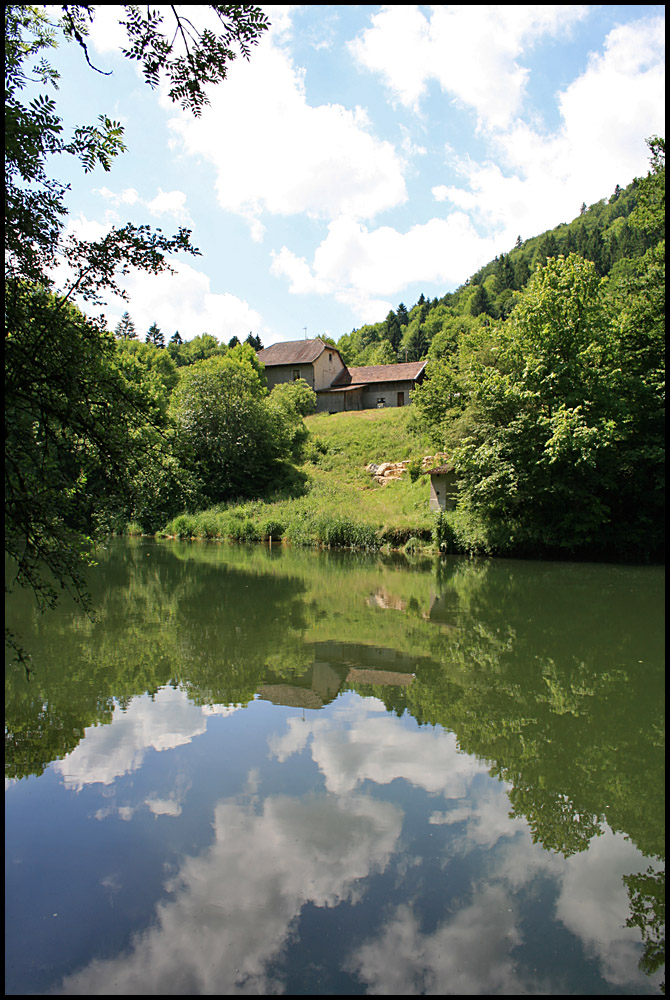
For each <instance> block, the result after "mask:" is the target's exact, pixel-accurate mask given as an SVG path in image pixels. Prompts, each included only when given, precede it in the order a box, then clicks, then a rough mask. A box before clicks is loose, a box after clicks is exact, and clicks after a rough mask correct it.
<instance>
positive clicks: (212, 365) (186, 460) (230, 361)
mask: <svg viewBox="0 0 670 1000" xmlns="http://www.w3.org/2000/svg"><path fill="white" fill-rule="evenodd" d="M244 346H246V345H240V347H238V348H236V350H238V351H240V350H243V348H244ZM233 353H234V352H233V351H231V352H230V353H229V354H228V355H227V356H226V357H223V358H217V357H214V358H208V359H207V360H205V361H198V362H196V364H194V365H191V366H190V367H188V368H186V369H184V371H183V374H182V376H181V378H180V381H179V385H178V386H177V388H176V389H175V391H174V393H173V396H172V400H171V404H170V408H171V414H172V417H173V419H174V422H175V427H176V434H177V442H176V446H177V454H178V456H179V457H180V459H181V461H182V463H183V464H184V466H185V467H187V468H190V469H191V470H193V472H194V473H195V474H196V475H197V476H198V478H199V480H200V482H201V483H202V487H203V490H204V491H205V492H206V494H207V496H208V498H209V500H210V501H211V502H213V503H218V502H219V501H221V500H226V499H230V498H231V497H238V496H250V495H251V496H253V495H254V493H258V492H259V491H260V490H262V489H263V488H264V487H265V486H266V485H267V483H268V482H269V481H270V479H271V477H272V472H273V468H274V463H275V462H276V461H277V460H279V459H281V458H284V457H285V456H286V452H287V450H288V442H287V441H286V438H285V434H284V427H283V425H282V423H281V422H278V421H276V420H274V419H273V411H272V410H271V409H270V408H268V405H267V402H266V397H267V389H265V387H264V385H263V382H262V380H261V376H260V374H259V372H258V371H257V370H256V368H255V367H254V365H253V364H251V362H250V361H249V360H247V359H246V358H244V357H243V356H242V357H234V356H233Z"/></svg>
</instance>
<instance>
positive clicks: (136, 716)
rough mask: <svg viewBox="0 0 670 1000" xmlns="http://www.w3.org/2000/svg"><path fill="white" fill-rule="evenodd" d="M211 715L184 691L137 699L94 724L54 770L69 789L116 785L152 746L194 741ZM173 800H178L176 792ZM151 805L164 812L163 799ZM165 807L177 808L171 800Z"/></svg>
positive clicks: (166, 690) (168, 690)
mask: <svg viewBox="0 0 670 1000" xmlns="http://www.w3.org/2000/svg"><path fill="white" fill-rule="evenodd" d="M206 728H207V714H206V713H205V712H203V710H202V709H201V708H200V707H199V706H197V705H194V704H193V703H192V702H190V701H189V700H188V697H187V696H186V694H185V693H184V692H183V691H178V690H174V689H173V688H171V687H166V688H162V689H161V690H160V691H158V692H157V693H156V696H155V698H154V700H153V701H151V699H149V698H148V697H142V698H134V699H133V701H132V702H131V703H130V705H129V706H128V708H127V710H126V711H125V712H121V711H116V712H115V713H114V716H113V718H112V722H111V723H110V724H109V725H104V726H92V727H90V728H89V729H87V730H86V738H85V739H83V740H82V742H81V743H80V744H79V745H78V746H77V747H76V748H75V749H74V750H73V751H72V753H69V754H68V755H67V757H64V758H63V760H59V761H56V762H55V763H54V765H53V768H54V770H55V771H56V772H57V773H58V774H60V775H61V776H62V778H63V782H64V784H65V785H66V787H68V788H74V789H77V790H79V789H82V788H83V787H84V786H85V785H91V784H96V783H100V784H103V785H111V784H112V783H113V782H114V781H115V780H116V778H118V777H120V776H121V775H123V774H129V773H130V772H132V771H136V770H137V769H138V768H139V767H140V766H141V765H142V761H143V760H144V755H145V753H146V751H147V750H149V749H153V750H170V749H172V748H173V747H177V746H184V744H186V743H190V742H191V740H192V739H193V738H194V737H195V736H199V735H201V734H202V733H204V732H205V730H206ZM170 800H171V801H173V802H174V803H177V801H178V798H177V796H176V795H172V796H170ZM152 802H153V805H151V804H149V803H147V804H149V805H150V808H152V810H153V811H154V812H157V811H160V804H159V803H158V800H157V799H156V800H152ZM163 806H164V809H163V811H167V810H168V808H170V809H171V808H175V807H176V806H172V805H169V803H168V801H167V800H165V802H163Z"/></svg>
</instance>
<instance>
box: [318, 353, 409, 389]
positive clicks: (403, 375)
mask: <svg viewBox="0 0 670 1000" xmlns="http://www.w3.org/2000/svg"><path fill="white" fill-rule="evenodd" d="M425 366H426V362H425V360H424V361H409V362H405V363H404V364H401V365H365V366H364V367H362V368H348V369H347V370H345V371H343V372H340V374H339V375H338V376H337V378H336V379H335V380H334V381H333V388H334V389H336V388H340V387H341V386H346V385H369V384H370V383H372V382H407V381H410V380H412V379H416V378H418V377H419V375H420V374H421V372H422V371H423V369H424V368H425Z"/></svg>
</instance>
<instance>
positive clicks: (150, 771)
mask: <svg viewBox="0 0 670 1000" xmlns="http://www.w3.org/2000/svg"><path fill="white" fill-rule="evenodd" d="M97 558H98V565H97V567H95V568H94V569H93V570H92V571H91V574H90V585H91V593H92V596H93V601H94V607H95V618H94V619H91V618H89V617H87V616H86V615H85V614H84V613H83V611H82V610H81V608H79V607H78V606H76V605H74V604H73V603H70V602H69V601H68V600H67V599H66V600H64V601H62V602H61V604H60V605H59V607H58V608H57V609H56V610H54V611H51V612H48V613H46V614H45V615H39V614H37V612H36V611H35V609H34V606H33V604H32V603H31V601H30V600H29V599H28V597H27V595H25V594H20V593H19V594H15V595H10V598H9V601H8V608H7V614H8V618H9V624H10V625H13V626H14V627H15V628H16V629H17V630H18V631H19V633H20V634H21V638H22V641H23V642H24V644H25V645H26V647H27V648H28V649H29V650H30V652H31V653H32V665H31V670H30V673H29V674H27V673H26V671H25V670H24V669H23V667H22V666H20V665H18V664H15V663H10V664H9V665H8V667H7V672H6V677H7V680H6V725H5V742H6V758H5V759H6V781H5V787H6V792H5V805H6V813H5V817H6V819H5V821H6V923H5V928H6V930H5V938H6V991H7V993H8V994H9V995H20V994H29V995H31V994H32V995H35V994H61V995H79V994H84V995H101V994H104V995H140V996H143V995H153V994H159V995H160V994H169V995H237V994H240V995H256V996H260V995H275V994H289V995H290V994H293V995H300V994H312V995H315V994H316V995H319V994H321V995H330V994H333V995H337V994H344V995H359V994H370V995H386V994H399V995H461V994H464V995H524V994H525V995H537V994H550V995H580V994H586V995H617V994H619V995H637V994H639V995H644V994H658V993H659V992H660V988H661V983H662V981H663V975H664V970H663V965H662V961H663V958H662V956H663V947H664V936H665V928H664V923H663V921H664V828H665V805H664V758H665V751H664V726H665V709H664V647H663V642H664V627H663V621H664V572H663V569H662V568H661V567H635V566H612V565H595V564H589V563H548V562H522V561H513V560H470V559H467V558H461V557H453V558H447V559H442V560H425V561H421V560H420V559H415V560H414V561H412V560H408V559H407V558H405V557H401V556H382V555H374V556H373V555H363V554H354V553H343V552H316V551H311V550H292V549H290V548H287V547H281V546H274V547H262V546H256V547H244V546H231V545H225V544H206V543H175V542H156V541H153V540H151V541H147V540H134V541H123V540H118V541H114V542H111V543H110V544H108V545H107V546H105V547H102V548H101V549H100V551H99V553H98V556H97Z"/></svg>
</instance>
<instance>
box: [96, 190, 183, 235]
mask: <svg viewBox="0 0 670 1000" xmlns="http://www.w3.org/2000/svg"><path fill="white" fill-rule="evenodd" d="M93 193H94V194H99V195H101V196H102V197H103V198H104V199H105V200H106V201H109V202H111V204H112V205H115V206H121V205H139V206H143V207H144V208H146V209H147V210H148V211H149V212H150V213H151V214H152V215H154V216H159V215H170V216H172V217H173V218H174V219H175V221H176V222H177V223H179V224H180V225H183V226H188V225H191V224H192V220H191V218H190V216H189V214H188V210H187V208H186V195H185V193H184V192H183V191H163V189H162V188H160V187H159V188H158V194H157V195H156V196H155V197H154V198H152V199H151V200H148V199H145V198H142V197H141V196H140V194H139V192H138V191H136V189H135V188H125V189H124V190H123V191H120V192H115V191H111V190H110V189H109V188H107V187H103V188H94V190H93Z"/></svg>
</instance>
